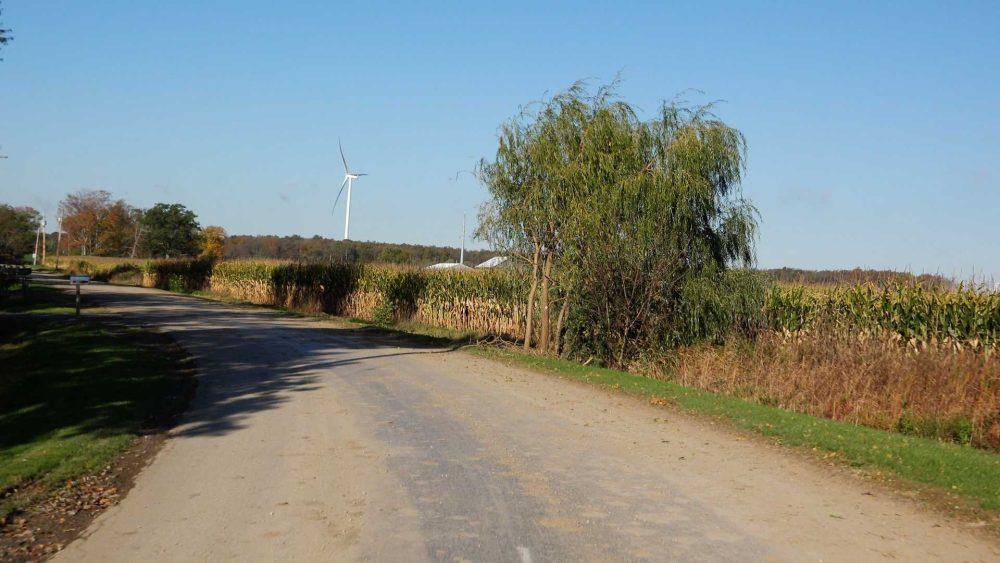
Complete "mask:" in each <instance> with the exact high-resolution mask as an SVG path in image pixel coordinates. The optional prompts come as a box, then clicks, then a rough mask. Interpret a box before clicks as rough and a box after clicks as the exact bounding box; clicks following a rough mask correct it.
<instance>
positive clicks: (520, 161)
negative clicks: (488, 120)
mask: <svg viewBox="0 0 1000 563" xmlns="http://www.w3.org/2000/svg"><path fill="white" fill-rule="evenodd" d="M615 88H616V84H615V83H612V84H611V85H609V86H605V87H602V88H599V89H597V90H596V91H595V92H594V93H590V92H589V91H588V90H587V88H586V87H585V86H584V85H583V84H576V85H574V86H572V87H571V88H570V89H568V90H567V91H565V92H563V93H561V94H559V95H556V96H554V97H553V98H551V99H548V100H544V101H542V102H540V103H538V104H535V105H532V106H529V108H528V109H527V110H525V111H523V112H522V113H521V114H520V115H518V116H517V117H515V118H514V119H512V120H511V121H509V122H507V123H505V124H504V125H503V126H502V127H501V130H500V135H499V137H500V139H499V147H498V149H497V153H496V156H495V158H494V159H493V160H490V161H485V160H484V161H483V162H482V163H481V166H480V178H481V180H482V182H483V183H484V185H485V186H486V187H487V189H488V190H489V191H490V194H491V196H492V197H491V200H490V201H489V202H488V203H487V205H485V206H484V208H483V212H482V214H481V228H480V230H479V232H478V234H479V236H481V237H482V238H484V239H486V240H488V241H490V242H491V243H493V244H494V245H495V246H496V247H497V248H499V249H502V250H503V251H505V252H508V253H510V254H512V255H514V256H518V257H520V258H521V260H522V261H523V262H524V263H526V264H530V265H531V269H532V284H531V286H532V290H531V291H529V297H528V301H529V310H536V307H535V303H534V300H535V298H536V291H537V300H538V306H537V311H538V312H537V317H538V323H539V325H540V327H539V330H538V333H539V334H538V348H539V349H541V350H542V351H558V350H560V349H562V350H564V351H565V350H566V348H564V347H563V345H564V344H565V345H569V346H570V347H571V348H572V349H574V350H575V352H576V353H578V354H586V355H594V356H596V357H598V358H600V359H603V360H605V361H608V362H610V363H613V364H616V365H624V364H627V363H628V362H629V361H630V360H631V359H633V358H635V357H636V356H637V355H639V353H640V352H641V351H643V350H649V349H651V348H655V347H660V346H665V345H666V346H669V345H673V344H676V343H677V338H678V335H680V334H686V332H685V331H684V330H681V327H682V325H684V323H685V322H687V321H686V319H683V318H681V317H682V314H683V313H684V312H685V309H684V306H683V303H682V294H683V288H684V287H685V286H686V285H688V284H691V283H692V280H694V279H700V280H703V281H702V282H701V283H713V282H712V281H711V280H721V277H720V276H723V275H724V273H725V271H726V270H728V269H729V268H730V267H732V266H734V265H739V264H750V263H752V261H753V258H754V246H753V245H754V239H755V233H756V228H757V223H756V210H755V209H754V207H753V206H752V204H750V202H749V201H747V200H746V199H744V198H743V197H742V194H741V191H740V181H741V178H742V172H743V170H744V158H745V153H746V142H745V140H744V138H743V136H742V134H740V132H739V131H737V130H735V129H733V128H731V127H729V126H728V125H726V124H725V123H724V122H722V121H721V120H719V119H717V118H716V117H714V116H713V115H712V114H711V113H710V107H707V106H706V107H694V108H689V107H687V106H684V105H682V104H680V103H677V102H665V103H664V104H663V106H662V107H661V110H660V112H659V114H658V116H657V117H656V118H655V119H651V120H646V121H644V120H642V119H640V118H639V117H638V115H637V112H636V111H635V110H634V108H633V107H632V106H630V105H629V104H627V103H625V102H623V101H621V100H619V99H617V98H616V95H615ZM704 280H708V281H707V282H706V281H704ZM719 283H721V281H720V282H719ZM553 302H558V303H559V306H558V308H557V307H553V306H552V303H553ZM556 311H558V312H556ZM532 317H533V316H529V322H530V321H531V320H532ZM552 322H555V325H556V329H555V331H554V332H550V324H551V323H552ZM533 333H534V330H533V329H531V328H530V327H529V329H528V330H527V334H528V336H527V338H526V344H527V343H528V341H530V340H531V339H532V336H533Z"/></svg>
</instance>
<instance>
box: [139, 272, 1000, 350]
mask: <svg viewBox="0 0 1000 563" xmlns="http://www.w3.org/2000/svg"><path fill="white" fill-rule="evenodd" d="M142 270H143V274H144V281H143V285H146V286H147V287H160V288H163V289H170V290H174V291H196V290H208V291H211V292H213V293H216V294H218V295H221V296H225V297H228V298H231V299H236V300H239V301H247V302H250V303H254V304H258V305H273V306H278V307H285V308H289V309H297V310H303V311H307V312H315V313H328V314H332V315H340V316H347V317H355V318H359V319H364V320H369V321H375V322H378V323H380V324H393V323H398V322H416V323H421V324H427V325H432V326H438V327H443V328H449V329H455V330H469V331H474V332H478V333H481V334H491V335H497V336H502V337H505V338H510V339H515V340H520V339H523V338H524V326H525V320H526V314H527V313H526V308H525V302H526V293H527V285H528V284H527V280H526V279H525V278H524V277H523V275H522V274H519V273H517V272H515V271H508V270H484V271H474V272H468V271H465V272H462V271H454V270H423V269H417V268H408V267H398V266H388V265H352V264H308V263H289V262H282V261H261V260H245V261H244V260H233V261H222V262H213V261H212V260H208V259H195V260H184V259H178V260H161V261H154V262H147V263H145V264H144V265H143V266H142ZM733 274H734V275H731V276H729V281H728V282H727V283H725V284H722V285H720V286H719V287H713V288H702V287H694V288H688V289H686V290H685V295H684V299H683V301H684V303H685V307H683V308H682V309H681V310H679V311H678V314H681V315H683V316H685V318H688V319H689V321H688V322H687V323H686V324H687V325H690V327H687V328H686V329H685V330H686V332H690V333H691V337H692V338H696V339H697V338H700V339H702V340H705V339H707V340H716V341H718V340H719V338H720V337H719V335H722V334H725V333H726V332H727V331H732V332H738V333H739V334H741V335H744V336H746V335H751V334H752V333H753V332H755V330H757V331H759V330H761V329H762V330H774V331H777V332H782V333H792V334H794V333H799V332H810V331H814V330H817V329H821V328H836V329H838V330H845V329H846V330H854V331H858V332H864V333H872V334H878V333H883V334H888V335H890V336H891V337H892V338H893V339H896V340H902V341H903V342H906V343H909V344H917V345H930V344H941V343H950V344H953V345H956V346H963V347H967V348H972V349H976V348H980V347H985V348H993V347H995V346H997V345H998V344H1000V294H998V293H995V292H987V291H980V290H979V289H977V288H969V287H964V288H963V287H960V288H958V289H955V290H946V289H941V288H935V287H922V286H918V285H896V286H889V287H878V286H875V285H871V284H869V285H857V286H837V287H829V288H828V287H805V286H787V285H780V286H778V285H771V286H768V285H767V284H766V283H762V282H761V281H760V279H759V278H758V277H757V276H754V275H752V274H751V273H749V272H745V271H734V272H733ZM534 314H535V315H537V314H538V312H537V311H535V313H534ZM723 325H725V326H723ZM727 327H728V328H727ZM686 340H687V339H682V341H686ZM685 343H686V342H685Z"/></svg>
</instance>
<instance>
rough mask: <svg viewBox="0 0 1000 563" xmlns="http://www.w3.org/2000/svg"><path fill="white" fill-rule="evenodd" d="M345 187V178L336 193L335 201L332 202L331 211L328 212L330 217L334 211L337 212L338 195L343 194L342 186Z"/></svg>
mask: <svg viewBox="0 0 1000 563" xmlns="http://www.w3.org/2000/svg"><path fill="white" fill-rule="evenodd" d="M346 185H347V178H344V183H343V184H341V185H340V191H339V192H337V199H335V200H333V209H331V210H330V214H331V215H332V214H333V212H334V211H336V210H337V202H339V201H340V194H342V193H344V186H346Z"/></svg>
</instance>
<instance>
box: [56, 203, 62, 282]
mask: <svg viewBox="0 0 1000 563" xmlns="http://www.w3.org/2000/svg"><path fill="white" fill-rule="evenodd" d="M57 223H58V227H59V232H58V233H57V234H56V269H57V270H58V269H59V245H60V243H62V216H61V215H60V216H59V219H58V221H57Z"/></svg>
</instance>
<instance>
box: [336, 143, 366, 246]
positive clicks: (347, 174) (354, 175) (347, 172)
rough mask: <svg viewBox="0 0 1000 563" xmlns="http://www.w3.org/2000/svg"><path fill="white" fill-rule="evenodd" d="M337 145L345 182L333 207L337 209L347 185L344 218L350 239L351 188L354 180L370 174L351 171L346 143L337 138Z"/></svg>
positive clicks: (346, 234)
mask: <svg viewBox="0 0 1000 563" xmlns="http://www.w3.org/2000/svg"><path fill="white" fill-rule="evenodd" d="M337 145H338V146H339V147H340V160H342V161H343V162H344V183H343V184H341V185H340V191H339V192H337V199H336V200H334V202H333V209H334V210H336V209H337V202H338V201H340V194H342V193H344V186H347V217H346V218H345V219H344V240H348V239H350V238H351V188H352V187H353V186H354V180H357V179H358V178H360V177H362V176H367V175H368V174H364V173H361V172H351V169H350V167H349V166H347V159H346V158H344V145H342V144H341V143H340V139H337Z"/></svg>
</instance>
